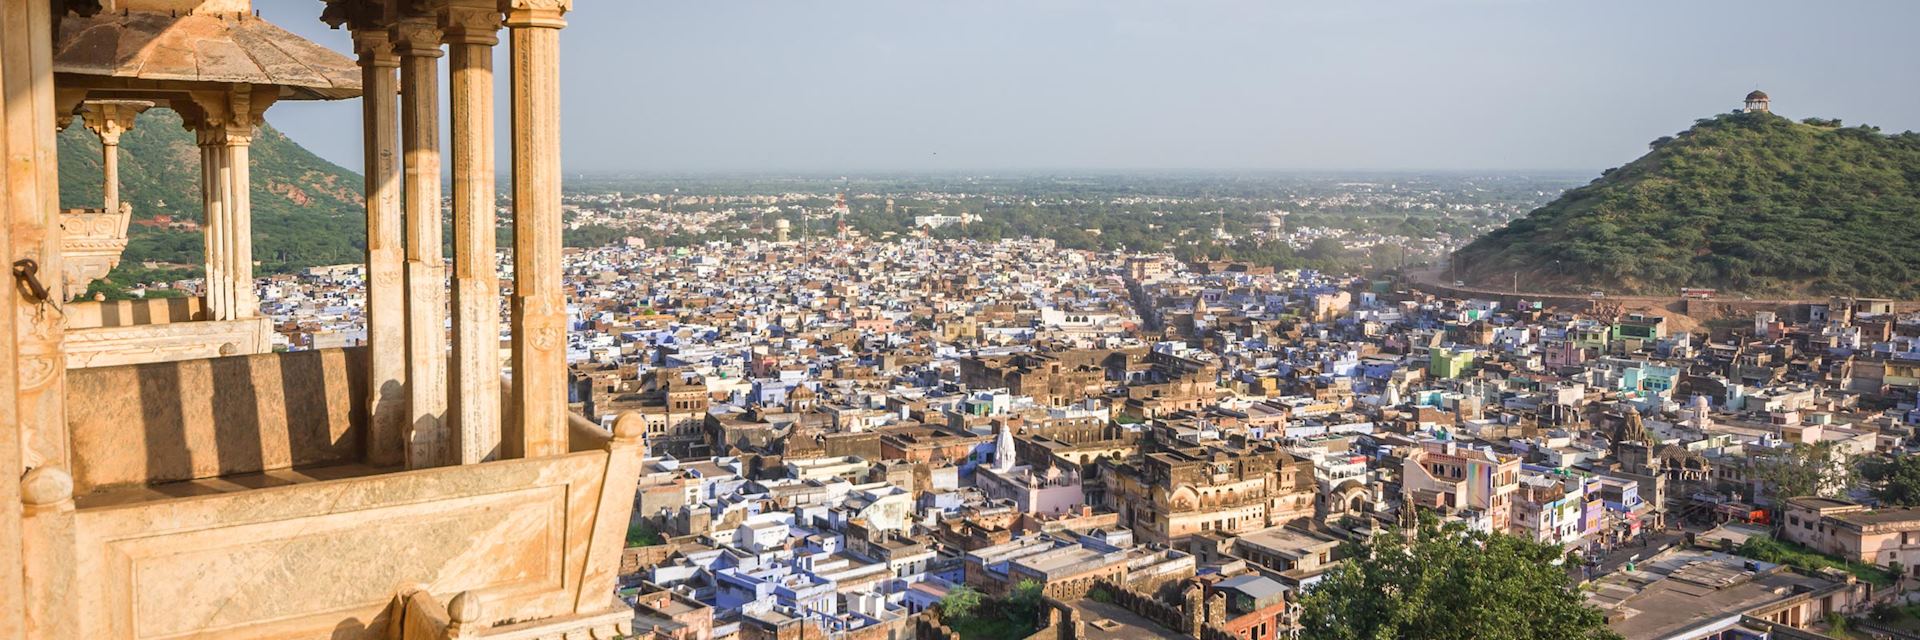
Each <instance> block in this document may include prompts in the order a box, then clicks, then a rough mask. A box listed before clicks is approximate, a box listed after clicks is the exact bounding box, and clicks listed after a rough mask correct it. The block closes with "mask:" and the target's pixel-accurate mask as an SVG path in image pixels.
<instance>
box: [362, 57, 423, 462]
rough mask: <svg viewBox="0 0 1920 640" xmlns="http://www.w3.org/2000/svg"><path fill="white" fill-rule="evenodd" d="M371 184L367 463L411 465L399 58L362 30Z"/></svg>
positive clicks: (365, 132)
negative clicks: (396, 98)
mask: <svg viewBox="0 0 1920 640" xmlns="http://www.w3.org/2000/svg"><path fill="white" fill-rule="evenodd" d="M353 43H354V50H355V51H356V52H357V53H358V54H359V56H360V83H361V87H362V97H361V99H360V101H361V130H362V131H361V133H362V135H363V136H364V137H365V145H364V147H365V150H366V160H365V165H366V167H365V171H366V179H367V186H366V191H367V282H366V290H367V364H368V369H369V372H368V373H369V375H368V377H367V380H368V384H367V387H368V388H367V396H368V398H367V403H368V407H367V415H368V416H369V418H370V419H369V424H370V429H369V433H368V437H367V460H368V461H369V462H371V463H373V464H376V465H399V464H403V463H405V462H406V460H407V455H406V443H407V430H408V424H409V420H408V419H407V391H406V386H407V316H406V313H407V307H406V305H407V298H406V289H405V288H404V286H405V278H406V276H405V273H406V259H407V256H406V236H405V235H403V234H404V233H405V232H404V231H403V229H404V228H405V224H406V223H405V222H404V221H403V220H402V219H401V217H400V190H401V185H400V121H399V120H398V118H397V117H396V111H397V110H398V109H399V103H398V101H397V100H395V97H396V96H397V94H398V93H399V78H398V77H397V70H398V69H399V68H400V57H399V56H397V55H394V52H393V43H392V40H391V38H390V34H389V33H388V31H387V30H386V29H373V28H364V27H356V28H355V29H354V30H353Z"/></svg>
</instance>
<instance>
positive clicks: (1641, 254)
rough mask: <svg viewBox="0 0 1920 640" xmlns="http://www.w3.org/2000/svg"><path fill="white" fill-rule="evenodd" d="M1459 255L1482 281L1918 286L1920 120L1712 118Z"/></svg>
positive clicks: (1671, 287)
mask: <svg viewBox="0 0 1920 640" xmlns="http://www.w3.org/2000/svg"><path fill="white" fill-rule="evenodd" d="M1651 146H1652V151H1650V152H1649V153H1647V154H1646V155H1645V156H1642V157H1640V158H1639V159H1638V160H1634V161H1633V162H1630V163H1628V164H1626V165H1625V166H1622V167H1619V168H1617V169H1611V170H1608V171H1607V172H1606V173H1604V174H1603V175H1602V176H1601V177H1600V178H1599V179H1596V180H1594V181H1593V182H1592V183H1591V184H1588V185H1586V186H1583V187H1579V188H1576V189H1573V190H1570V191H1568V192H1566V193H1565V194H1563V195H1562V196H1561V197H1560V198H1559V199H1557V200H1554V201H1553V202H1551V203H1548V204H1547V205H1546V206H1543V207H1541V208H1539V209H1536V210H1534V211H1533V212H1532V213H1530V214H1528V215H1527V216H1526V217H1524V218H1521V219H1518V220H1515V221H1513V222H1512V223H1510V224H1508V225H1507V226H1506V227H1504V228H1501V229H1499V230H1497V231H1494V232H1493V233H1490V234H1487V235H1486V236H1483V237H1481V238H1480V239H1478V240H1475V241H1474V242H1473V243H1472V244H1469V245H1467V246H1466V247H1464V248H1462V249H1460V250H1459V251H1458V252H1456V253H1455V254H1454V266H1455V268H1456V269H1457V270H1458V271H1457V272H1458V273H1459V274H1460V276H1459V277H1462V278H1464V279H1466V280H1468V281H1470V282H1473V283H1475V284H1479V285H1484V286H1495V287H1500V288H1505V287H1507V286H1510V285H1511V283H1512V282H1513V278H1514V277H1515V275H1516V274H1517V275H1518V278H1519V282H1520V288H1521V289H1523V290H1534V291H1575V292H1578V291H1587V290H1592V289H1602V290H1606V291H1608V292H1615V293H1641V294H1673V293H1675V290H1676V289H1678V288H1679V287H1689V286H1691V287H1711V288H1717V289H1721V290H1723V291H1732V292H1743V293H1748V294H1754V295H1767V296H1793V295H1829V294H1851V295H1863V296H1890V297H1899V298H1915V297H1920V134H1915V133H1913V132H1906V133H1901V134H1898V135H1884V134H1882V133H1880V130H1879V129H1878V128H1875V127H1842V126H1840V123H1839V122H1838V121H1829V120H1819V119H1808V120H1806V121H1804V122H1793V121H1791V120H1788V119H1786V118H1782V117H1780V116H1776V115H1772V114H1769V113H1734V114H1724V115H1720V116H1716V117H1713V118H1708V119H1704V120H1700V121H1699V122H1697V123H1696V124H1695V125H1694V126H1693V127H1692V128H1690V129H1688V130H1686V131H1683V132H1680V134H1678V135H1677V136H1673V137H1667V138H1661V139H1659V140H1655V141H1653V143H1652V145H1651Z"/></svg>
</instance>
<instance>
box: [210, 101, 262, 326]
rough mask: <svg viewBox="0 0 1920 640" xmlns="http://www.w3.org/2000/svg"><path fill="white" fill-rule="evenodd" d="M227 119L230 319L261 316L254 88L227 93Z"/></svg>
mask: <svg viewBox="0 0 1920 640" xmlns="http://www.w3.org/2000/svg"><path fill="white" fill-rule="evenodd" d="M227 100H228V108H227V110H228V111H227V119H225V121H223V123H219V129H221V133H219V144H221V156H219V158H221V186H223V188H227V194H225V208H223V213H227V221H225V223H227V252H225V258H227V281H228V283H227V286H228V290H227V319H242V317H255V315H259V313H257V308H259V304H255V302H253V198H252V194H250V190H252V179H253V171H252V169H250V167H248V165H250V163H252V154H248V152H250V148H252V144H253V104H252V102H253V88H252V86H246V85H236V86H234V88H232V90H230V92H228V94H227Z"/></svg>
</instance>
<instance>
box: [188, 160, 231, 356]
mask: <svg viewBox="0 0 1920 640" xmlns="http://www.w3.org/2000/svg"><path fill="white" fill-rule="evenodd" d="M194 134H195V136H196V140H197V142H198V143H199V145H200V211H201V212H202V219H201V221H200V233H201V239H202V240H203V244H202V246H203V247H204V249H203V253H204V257H205V262H204V264H205V267H206V268H205V269H204V271H205V273H206V275H205V282H206V292H207V295H206V298H207V317H208V319H209V320H231V319H232V318H233V297H232V294H233V278H232V277H230V276H229V275H228V274H227V263H228V262H229V261H230V258H229V257H228V256H227V248H228V246H229V245H228V243H227V233H228V229H227V189H226V178H227V176H226V172H225V170H224V169H222V167H224V166H226V155H227V153H226V145H225V144H224V143H223V141H222V140H221V138H222V137H224V134H225V131H224V130H222V129H219V128H217V127H212V126H199V128H198V129H196V130H195V131H194Z"/></svg>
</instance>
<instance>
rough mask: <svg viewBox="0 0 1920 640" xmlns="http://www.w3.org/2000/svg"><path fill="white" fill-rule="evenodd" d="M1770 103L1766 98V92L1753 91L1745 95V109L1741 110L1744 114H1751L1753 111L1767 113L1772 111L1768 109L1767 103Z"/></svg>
mask: <svg viewBox="0 0 1920 640" xmlns="http://www.w3.org/2000/svg"><path fill="white" fill-rule="evenodd" d="M1772 101H1773V99H1772V98H1768V97H1767V92H1765V91H1761V90H1759V89H1754V90H1753V92H1752V93H1749V94H1747V107H1746V108H1745V109H1742V111H1744V112H1746V113H1753V112H1755V111H1758V112H1761V113H1769V112H1771V111H1772V109H1770V108H1769V103H1771V102H1772Z"/></svg>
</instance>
